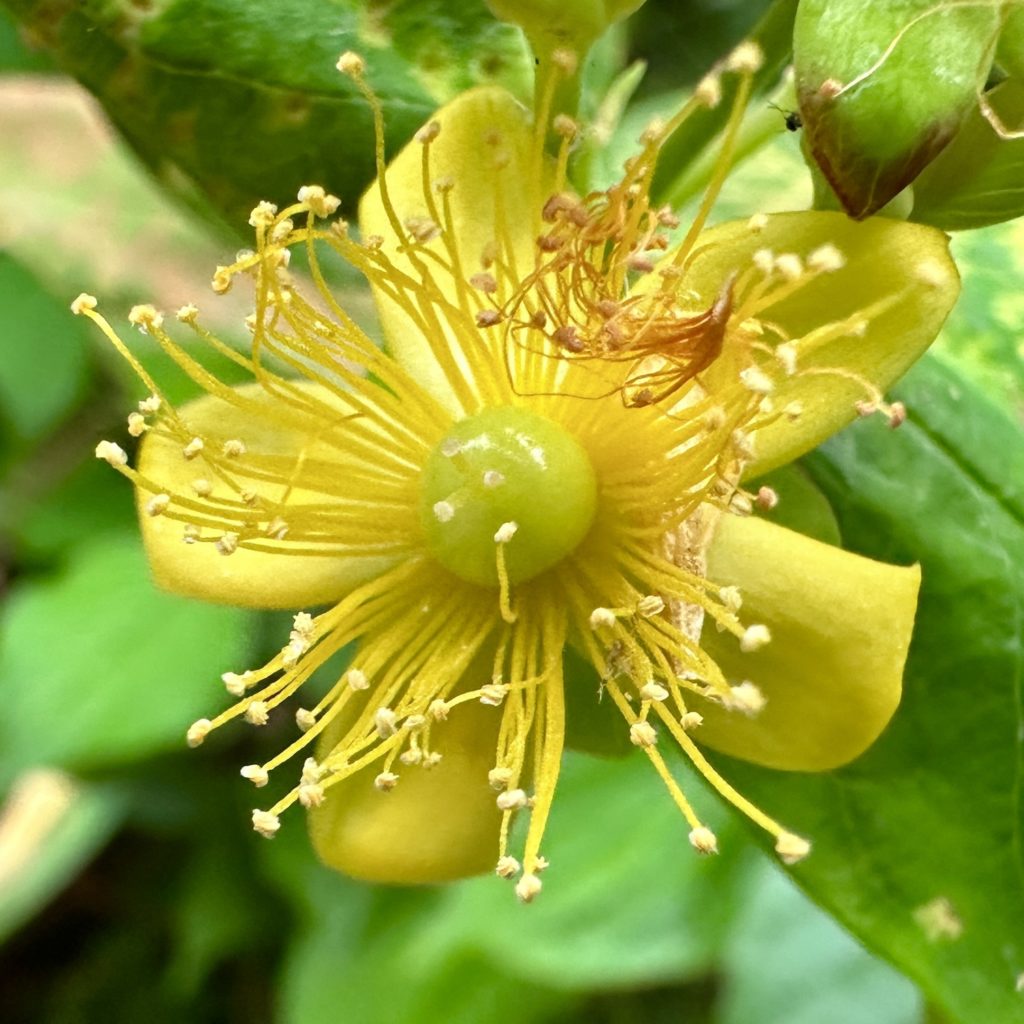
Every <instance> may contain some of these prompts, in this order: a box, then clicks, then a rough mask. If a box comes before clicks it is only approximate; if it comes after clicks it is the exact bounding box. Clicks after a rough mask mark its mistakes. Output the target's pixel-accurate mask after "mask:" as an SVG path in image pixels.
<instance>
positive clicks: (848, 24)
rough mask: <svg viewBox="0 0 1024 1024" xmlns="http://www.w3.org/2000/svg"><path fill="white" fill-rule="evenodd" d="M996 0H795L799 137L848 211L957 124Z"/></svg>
mask: <svg viewBox="0 0 1024 1024" xmlns="http://www.w3.org/2000/svg"><path fill="white" fill-rule="evenodd" d="M998 6H999V5H997V4H991V5H982V4H977V5H969V4H937V3H935V2H934V0H890V2H886V3H875V4H865V3H863V2H862V0H801V2H800V6H799V9H798V12H797V18H796V25H795V30H794V35H793V55H794V64H795V68H796V85H797V99H798V101H799V104H800V116H801V118H802V119H803V124H804V129H805V141H806V145H807V148H808V149H809V151H810V153H811V156H812V157H813V159H814V161H815V163H816V164H817V165H818V167H819V168H820V169H821V172H822V174H824V176H825V178H826V179H827V180H828V182H829V184H830V185H831V187H832V189H833V190H834V191H835V194H836V195H837V196H838V197H839V200H840V202H841V203H842V205H843V208H844V209H845V210H846V212H847V213H848V214H849V215H850V216H851V217H854V218H856V219H858V220H860V219H861V218H864V217H867V216H870V215H871V214H872V213H876V212H877V211H879V210H881V209H882V207H884V206H885V205H886V204H887V203H888V202H889V201H890V200H892V199H893V198H894V197H895V196H896V195H897V194H898V193H900V192H902V191H903V189H905V188H906V187H907V185H909V184H910V183H911V182H913V181H914V179H915V178H916V177H917V176H918V174H920V173H921V171H922V170H923V169H924V168H925V167H926V166H927V165H928V164H929V163H930V162H931V161H932V160H933V159H934V158H935V157H936V156H937V155H938V154H939V153H940V152H941V151H942V150H943V148H944V147H945V146H946V145H947V144H948V143H949V141H950V139H952V138H953V136H954V135H955V134H956V132H957V130H958V129H959V127H960V125H961V123H962V121H963V119H964V117H965V116H966V114H967V113H968V111H969V110H970V109H971V108H972V107H973V106H974V105H975V103H976V99H977V94H978V91H979V90H980V89H981V87H982V86H983V85H984V82H985V78H986V76H987V74H988V71H989V68H990V67H991V65H992V58H993V54H994V52H995V45H996V39H997V37H998V34H999V29H1000V26H1001V20H1000V19H1001V13H1000V11H999V9H998Z"/></svg>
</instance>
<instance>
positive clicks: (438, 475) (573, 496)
mask: <svg viewBox="0 0 1024 1024" xmlns="http://www.w3.org/2000/svg"><path fill="white" fill-rule="evenodd" d="M596 506H597V480H596V478H595V476H594V469H593V467H592V466H591V464H590V458H589V457H588V455H587V453H586V452H585V451H584V450H583V448H582V447H581V446H580V444H579V442H578V441H576V439H575V438H574V437H573V436H572V435H571V434H569V433H567V432H566V431H565V430H564V429H563V428H562V427H560V426H557V425H556V424H554V423H552V422H551V421H550V420H548V419H545V418H544V417H543V416H538V415H537V414H536V413H533V412H530V411H529V410H527V409H519V408H515V407H513V406H501V407H499V408H494V409H486V410H484V411H483V412H481V413H478V414H477V415H475V416H470V417H469V418H468V419H465V420H462V421H461V422H459V423H456V424H454V425H453V426H452V428H451V430H449V431H448V433H447V435H446V436H445V437H444V439H443V440H442V441H441V442H440V444H438V446H437V447H436V448H435V449H434V451H433V452H431V454H430V456H429V457H428V459H427V463H426V466H425V467H424V470H423V490H422V494H421V498H420V515H421V518H422V522H423V529H424V533H425V535H426V542H427V547H428V548H429V549H430V552H431V553H432V554H433V555H434V557H435V558H437V560H438V561H439V562H440V563H441V564H442V565H443V566H444V567H445V568H446V569H448V570H450V571H451V572H453V573H454V574H455V575H456V576H459V577H461V578H462V579H464V580H468V581H469V582H470V583H480V584H485V585H491V586H494V585H497V583H498V569H497V565H498V557H499V551H498V549H499V546H500V547H501V549H502V551H501V555H502V557H503V558H504V560H505V565H506V568H507V571H508V578H509V581H510V582H512V583H521V582H523V581H524V580H528V579H531V578H532V577H534V576H536V575H537V574H538V573H541V572H543V571H544V570H545V569H550V568H551V567H552V566H553V565H556V564H557V563H558V562H560V561H561V560H562V559H563V558H565V556H566V555H568V554H570V553H571V552H572V551H573V550H574V549H575V547H576V545H577V544H579V542H580V541H581V540H582V539H583V538H584V537H585V536H586V534H587V531H588V530H589V529H590V524H591V523H592V522H593V519H594V511H595V509H596Z"/></svg>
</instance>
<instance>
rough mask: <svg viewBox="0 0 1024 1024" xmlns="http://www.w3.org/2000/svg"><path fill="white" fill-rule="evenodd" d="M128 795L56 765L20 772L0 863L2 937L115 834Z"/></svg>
mask: <svg viewBox="0 0 1024 1024" xmlns="http://www.w3.org/2000/svg"><path fill="white" fill-rule="evenodd" d="M124 803H125V801H124V799H123V795H122V794H121V793H119V792H118V791H117V790H115V789H113V788H111V787H109V786H100V785H87V784H84V783H82V782H79V781H78V780H77V779H74V778H72V777H71V776H70V775H66V774H65V773H64V772H61V771H57V770H56V769H53V768H38V769H33V770H31V771H28V772H26V773H24V774H23V775H21V776H19V777H18V778H17V779H16V780H15V783H14V785H13V786H12V787H11V789H10V790H9V792H8V793H7V796H6V802H5V804H4V807H3V819H2V824H0V835H2V846H3V852H4V856H3V863H2V865H0V941H2V940H3V939H5V938H6V937H7V936H8V935H10V934H11V933H12V932H13V931H14V930H15V929H17V928H18V927H19V926H20V925H21V924H23V923H24V922H25V921H27V920H28V919H29V918H31V917H32V915H33V914H35V913H36V912H37V911H38V910H40V909H41V908H42V907H43V906H45V905H46V904H47V903H48V902H49V901H50V900H51V899H52V898H53V897H54V896H56V895H57V893H59V892H60V890H61V889H63V888H64V886H66V885H67V884H68V882H70V881H71V879H72V878H74V877H75V875H76V874H77V873H78V872H79V871H80V870H81V868H82V866H83V865H84V864H86V863H87V862H88V861H89V860H90V859H91V858H92V856H93V855H94V854H95V853H96V851H97V850H99V848H100V847H101V846H102V845H103V844H104V843H105V842H106V841H107V839H109V838H110V836H111V835H112V834H113V832H114V829H115V828H116V826H117V825H118V823H119V822H120V820H121V817H122V815H123V811H124Z"/></svg>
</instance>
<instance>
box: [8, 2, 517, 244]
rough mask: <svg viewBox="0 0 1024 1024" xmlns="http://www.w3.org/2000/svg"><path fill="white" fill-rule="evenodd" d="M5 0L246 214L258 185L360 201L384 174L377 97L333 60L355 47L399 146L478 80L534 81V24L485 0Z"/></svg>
mask: <svg viewBox="0 0 1024 1024" xmlns="http://www.w3.org/2000/svg"><path fill="white" fill-rule="evenodd" d="M4 2H5V3H6V4H7V6H8V7H9V8H10V9H11V10H12V11H13V12H14V14H15V15H16V16H17V17H19V18H20V19H21V20H22V21H23V22H24V23H25V24H26V25H27V26H29V27H30V28H31V29H32V30H33V31H34V32H35V33H36V34H37V35H38V36H39V37H40V38H41V39H42V40H43V41H44V42H45V43H46V45H47V46H48V48H49V49H50V51H51V52H52V54H53V56H54V58H55V59H56V60H57V62H58V63H59V64H60V65H61V67H63V68H64V69H66V70H67V71H69V72H70V73H71V74H73V75H75V76H76V77H77V78H78V79H79V80H80V81H81V82H83V84H85V85H86V86H87V87H88V88H89V89H91V90H92V91H93V92H94V93H95V94H96V95H97V96H98V97H99V99H100V101H101V102H102V103H103V105H104V108H105V109H106V111H107V113H108V114H109V116H110V118H111V119H112V120H113V122H114V123H115V124H116V125H117V127H118V128H119V129H120V130H121V131H122V132H123V133H124V135H125V136H126V138H127V139H128V140H129V141H130V142H131V144H132V145H133V146H134V147H135V149H136V150H137V151H138V153H139V154H140V155H141V156H142V158H143V160H144V161H145V162H146V163H147V164H148V165H149V166H150V167H151V168H152V169H153V171H154V172H155V173H156V174H157V175H158V176H159V177H160V179H161V180H162V181H163V182H164V184H165V185H167V186H169V187H170V188H172V189H173V190H174V191H176V192H178V193H179V194H181V195H184V196H185V197H186V198H189V199H191V200H192V201H193V202H196V203H200V204H201V205H202V204H209V205H210V206H212V208H213V209H216V210H218V211H220V212H221V213H222V214H224V215H225V216H226V217H227V220H228V222H229V223H230V224H231V225H232V226H233V227H235V228H237V229H243V228H244V226H245V222H246V219H247V217H248V214H249V211H250V210H251V209H252V207H253V206H254V205H255V203H256V202H257V201H258V200H260V199H270V200H272V201H275V202H278V203H282V202H288V201H290V200H291V199H292V197H293V196H294V195H295V193H296V190H297V189H298V188H299V187H300V186H301V185H304V184H308V183H310V182H319V183H322V184H323V185H325V186H326V187H328V188H330V189H331V190H332V191H333V192H336V193H337V194H339V195H340V196H342V198H343V199H344V201H345V203H346V204H347V206H348V208H349V209H352V208H353V207H354V204H355V202H356V200H357V199H358V198H359V195H360V194H361V193H362V191H363V189H364V188H365V187H366V186H367V185H368V184H369V183H370V181H372V179H373V178H374V176H375V169H374V165H373V159H374V156H373V133H372V123H371V122H372V119H371V112H370V109H369V107H368V105H367V104H366V102H365V100H364V99H363V98H362V97H361V96H360V95H359V92H358V90H357V89H356V87H355V85H354V84H353V83H352V82H351V81H350V80H348V79H347V78H345V77H344V76H343V75H341V74H340V73H339V72H338V71H337V70H336V69H335V63H336V61H337V59H338V56H339V54H340V53H341V52H342V51H344V50H355V51H358V52H359V53H361V54H362V55H363V56H364V57H365V58H366V60H367V64H368V70H367V78H368V80H369V81H370V83H371V84H372V85H373V86H374V88H375V89H376V90H377V91H378V93H379V95H380V97H381V101H382V104H383V107H384V110H385V115H386V121H387V135H388V142H389V149H391V150H394V149H396V148H397V147H398V146H399V145H400V144H401V143H403V142H404V141H405V140H406V139H408V138H409V137H410V136H411V135H412V133H413V132H414V131H415V130H416V129H417V128H419V127H420V125H421V124H422V123H423V122H424V121H425V120H426V119H427V118H428V117H429V116H430V114H431V113H432V112H433V111H434V109H435V108H436V107H438V106H439V105H441V104H442V103H443V102H444V101H445V100H446V99H448V98H450V97H451V96H453V95H455V94H456V93H458V92H461V91H462V90H464V89H466V88H468V87H470V86H471V85H474V84H478V83H481V82H492V81H496V82H501V83H503V84H507V85H510V86H512V87H513V88H514V89H517V90H518V91H519V92H520V93H524V92H525V90H526V88H527V87H528V83H529V77H528V73H529V69H530V63H529V58H528V57H527V54H526V49H525V46H524V44H523V41H522V37H521V35H520V34H519V32H518V31H517V30H516V29H514V28H512V27H511V26H507V25H502V24H500V23H498V22H497V21H496V20H495V19H494V18H493V17H492V16H491V15H490V14H489V12H488V11H487V10H486V8H485V7H484V5H483V4H482V3H480V4H452V3H448V2H445V0H399V2H394V3H389V4H372V5H368V4H365V3H362V2H360V0H278V2H275V3H260V4H254V3H251V2H249V0H166V2H163V3H159V4H148V3H147V4H140V3H135V2H132V0H109V2H104V3H89V4H82V3H79V2H76V0H57V2H52V0H4Z"/></svg>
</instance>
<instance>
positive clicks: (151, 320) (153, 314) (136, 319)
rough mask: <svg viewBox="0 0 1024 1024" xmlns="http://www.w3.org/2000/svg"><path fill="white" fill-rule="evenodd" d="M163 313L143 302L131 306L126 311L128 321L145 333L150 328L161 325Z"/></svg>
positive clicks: (153, 328)
mask: <svg viewBox="0 0 1024 1024" xmlns="http://www.w3.org/2000/svg"><path fill="white" fill-rule="evenodd" d="M163 322H164V315H163V313H161V312H160V311H159V310H157V309H156V307H155V306H151V305H150V304H149V303H148V302H144V303H142V304H140V305H138V306H132V308H131V309H130V310H129V311H128V323H130V324H131V325H132V326H134V327H138V329H139V330H140V331H141V332H142V333H143V334H146V333H147V332H148V331H150V330H155V329H156V328H158V327H160V326H162V325H163Z"/></svg>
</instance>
